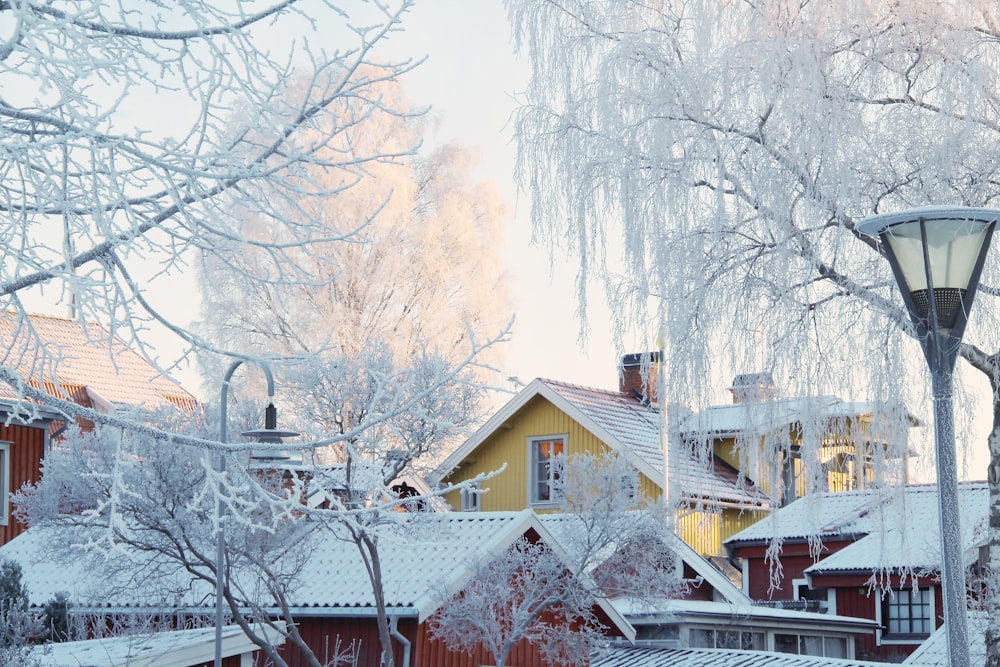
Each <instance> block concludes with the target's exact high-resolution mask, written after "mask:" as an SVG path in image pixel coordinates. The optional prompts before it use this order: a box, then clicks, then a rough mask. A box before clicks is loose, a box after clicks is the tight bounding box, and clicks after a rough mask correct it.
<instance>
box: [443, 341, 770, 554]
mask: <svg viewBox="0 0 1000 667" xmlns="http://www.w3.org/2000/svg"><path fill="white" fill-rule="evenodd" d="M634 356H635V355H629V357H634ZM629 372H637V369H630V368H626V374H625V377H624V379H623V389H624V388H625V386H626V385H627V384H628V382H629V375H628V374H629ZM660 433H661V429H660V415H659V411H658V408H657V406H656V405H655V404H650V403H649V402H648V401H645V400H643V397H642V395H641V394H640V393H638V392H633V391H627V390H621V391H610V390H605V389H593V388H589V387H581V386H577V385H572V384H566V383H563V382H556V381H554V380H545V379H536V380H534V381H533V382H531V383H530V384H529V385H527V386H526V387H525V388H524V389H523V390H522V391H521V392H520V393H518V394H517V395H516V396H515V397H514V398H513V399H511V401H510V402H508V403H507V404H506V405H505V406H504V407H503V408H501V409H500V411H498V412H497V413H496V414H495V415H493V417H491V418H490V419H489V420H488V421H487V422H486V423H485V424H484V425H483V426H482V427H481V428H480V429H479V430H478V431H476V432H475V433H474V434H473V435H472V436H471V437H470V438H469V439H468V440H467V441H466V442H465V443H463V444H462V446H460V447H459V448H458V449H457V450H456V451H455V452H454V453H452V455H451V456H449V457H448V458H447V459H446V460H445V461H444V462H443V463H442V465H441V466H440V467H439V468H438V470H437V473H436V474H435V475H434V476H433V479H432V481H434V482H439V483H441V482H443V483H456V482H460V481H464V480H468V479H472V478H474V477H476V476H477V475H479V474H482V473H486V472H490V471H493V470H497V469H499V468H501V467H505V468H504V470H503V472H502V473H500V474H499V475H498V476H496V477H494V478H492V479H490V480H488V481H487V482H486V483H485V484H484V487H486V488H484V492H483V493H481V494H477V493H460V492H454V493H452V494H451V495H450V496H449V497H448V501H449V502H450V504H451V506H452V507H453V508H455V509H457V510H462V511H513V510H520V509H524V508H532V509H534V510H536V511H538V512H543V513H544V512H558V511H560V510H561V504H560V498H558V497H556V493H555V488H556V484H555V482H556V481H557V477H558V475H559V474H560V472H561V467H560V466H559V465H557V461H558V460H559V457H571V456H573V455H574V454H582V453H589V454H593V455H598V456H600V455H603V454H605V453H607V452H616V453H618V454H619V455H621V456H623V457H625V459H626V460H627V461H629V462H630V463H631V464H632V465H633V466H634V467H635V469H636V470H637V471H638V474H639V484H638V488H639V490H640V493H641V494H642V495H643V496H644V497H646V498H650V499H659V498H660V497H662V495H663V494H664V490H665V488H666V479H667V476H666V472H665V456H664V452H663V448H662V447H661V442H662V439H661V436H660ZM670 469H671V475H672V476H673V478H674V481H675V485H674V488H676V489H678V491H679V493H680V497H679V498H678V499H677V500H679V501H680V504H681V505H683V506H684V508H685V509H684V510H683V511H681V512H679V514H678V521H677V530H678V534H679V535H680V536H681V538H683V539H684V540H685V541H686V542H687V543H688V544H690V545H691V546H692V547H694V549H695V550H696V551H698V552H699V553H700V554H702V555H711V556H716V555H722V554H724V549H723V546H722V542H723V541H724V540H725V539H727V538H728V537H730V536H731V535H734V534H736V533H737V532H739V531H740V530H742V529H743V528H746V527H748V526H749V525H751V524H752V523H754V522H755V521H756V520H757V519H759V518H760V517H761V516H763V512H765V511H766V510H767V505H766V500H765V498H764V496H763V494H761V493H760V492H759V491H758V490H756V489H755V488H754V487H753V485H752V484H749V483H747V482H745V481H742V480H741V479H740V477H739V475H738V473H737V471H736V470H735V469H734V468H733V467H732V466H730V465H729V464H728V463H726V462H725V461H723V460H721V459H711V460H707V461H706V462H705V463H698V462H696V461H695V460H694V459H693V458H691V457H689V456H688V457H684V458H680V457H677V456H675V457H673V458H672V460H671V463H670Z"/></svg>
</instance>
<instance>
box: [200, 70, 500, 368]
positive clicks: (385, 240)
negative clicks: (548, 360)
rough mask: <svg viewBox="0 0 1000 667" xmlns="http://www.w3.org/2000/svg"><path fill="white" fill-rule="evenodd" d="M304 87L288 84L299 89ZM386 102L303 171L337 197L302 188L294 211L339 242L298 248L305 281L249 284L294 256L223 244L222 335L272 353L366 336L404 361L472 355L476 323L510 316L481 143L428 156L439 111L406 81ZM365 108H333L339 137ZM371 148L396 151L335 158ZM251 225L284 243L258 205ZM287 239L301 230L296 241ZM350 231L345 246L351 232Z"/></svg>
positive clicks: (381, 88) (214, 261)
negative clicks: (348, 166) (426, 109)
mask: <svg viewBox="0 0 1000 667" xmlns="http://www.w3.org/2000/svg"><path fill="white" fill-rule="evenodd" d="M302 87H303V84H302V82H301V81H300V80H296V81H295V82H293V83H292V84H290V85H289V86H288V91H289V95H294V96H298V95H301V92H300V91H301V88H302ZM372 89H373V94H377V95H378V97H379V99H380V101H381V104H382V107H381V108H376V109H372V110H371V111H369V112H368V113H366V114H365V115H364V116H363V117H361V118H358V119H357V121H356V122H355V123H354V126H353V127H351V128H350V131H349V132H343V133H342V134H341V135H340V136H338V137H336V140H334V141H331V142H329V143H328V144H327V145H326V146H325V147H324V148H318V149H316V150H315V151H314V152H313V153H312V155H313V162H312V164H310V165H309V166H307V167H306V168H305V170H304V172H303V174H302V177H303V178H307V179H308V180H309V181H310V182H315V183H317V184H320V185H321V186H323V187H325V188H326V189H328V190H329V191H331V192H336V197H330V198H326V199H319V198H314V197H310V196H303V197H302V200H301V201H295V202H294V207H292V206H291V205H288V206H287V207H286V208H288V211H287V213H286V216H287V217H288V218H289V219H293V220H299V219H301V220H302V221H303V222H306V221H308V220H318V221H321V222H322V224H323V225H325V227H326V228H327V229H328V230H329V233H330V234H331V235H332V236H334V237H335V238H336V239H338V240H337V241H334V242H329V243H322V244H316V245H314V246H310V247H309V248H308V249H306V250H305V251H303V252H298V253H297V252H296V251H295V250H293V249H290V250H289V251H288V252H289V257H292V258H294V260H295V262H294V263H295V266H296V267H297V269H298V270H300V271H302V272H303V273H304V274H305V275H307V276H308V277H309V280H303V281H295V282H288V281H281V280H277V279H276V280H263V281H250V282H248V281H246V280H245V276H246V275H248V274H250V275H266V276H273V277H275V278H277V277H279V276H280V275H281V272H282V269H283V262H284V260H285V259H286V257H284V256H282V257H277V258H276V257H275V256H274V255H273V253H271V252H270V251H269V249H268V248H257V249H252V248H251V249H248V248H246V247H243V246H242V245H236V244H234V245H229V246H227V247H226V248H213V251H212V252H211V253H206V255H205V257H204V260H205V261H204V263H203V266H202V269H203V270H202V283H203V289H204V292H205V300H204V320H205V322H204V324H205V328H206V329H207V331H208V332H209V335H210V337H211V338H212V339H213V340H217V341H219V342H220V343H222V344H224V345H230V346H231V345H233V344H236V343H238V344H239V345H241V346H243V347H245V348H246V349H248V350H256V351H260V352H264V353H268V354H282V355H289V354H291V355H300V356H301V355H306V354H312V353H321V352H323V351H325V350H333V351H335V352H337V353H340V354H344V355H356V354H358V353H359V352H361V351H363V350H365V349H366V348H367V347H369V343H368V341H371V340H375V341H379V343H378V344H379V346H380V347H382V348H384V349H385V350H387V351H388V352H390V353H392V354H394V355H396V357H397V358H401V359H402V358H405V357H406V356H408V355H415V354H419V353H420V352H422V351H424V350H426V349H435V350H437V351H438V352H439V353H440V354H442V355H444V356H445V357H446V358H449V359H455V358H456V357H458V358H460V357H462V356H464V354H465V350H466V347H467V342H468V337H469V332H470V330H471V331H472V332H488V333H494V332H496V331H499V330H500V329H501V328H503V326H504V324H505V323H506V322H507V321H508V320H509V319H510V312H509V311H510V309H509V304H508V300H507V298H506V289H505V283H504V275H503V269H502V226H503V223H504V220H505V218H506V215H505V211H504V206H503V204H502V201H501V199H500V196H499V194H498V192H497V191H496V188H495V187H494V186H493V185H492V184H491V183H482V182H477V183H473V182H470V175H471V172H472V170H473V169H474V167H475V166H476V157H475V154H474V152H473V151H472V150H470V149H466V148H462V147H460V146H456V145H446V146H442V147H439V148H436V149H434V150H432V151H430V152H429V153H421V154H417V152H416V151H417V149H418V148H419V147H420V144H421V141H422V135H423V132H424V129H425V126H426V125H427V119H426V118H425V117H424V116H421V115H419V113H418V110H417V109H414V108H413V106H412V103H410V102H409V101H408V100H407V99H406V97H405V96H404V94H403V86H402V84H401V83H400V82H399V81H397V80H387V81H383V82H381V83H379V84H378V85H377V86H373V87H372ZM355 113H357V111H356V110H355V108H354V105H352V104H350V103H349V102H346V101H345V102H343V103H339V104H336V105H332V107H331V113H330V115H329V116H328V117H327V118H325V120H324V122H325V125H322V124H319V123H317V125H318V128H317V129H318V130H319V131H321V132H323V133H324V134H333V133H335V132H336V128H337V127H338V126H341V125H344V124H345V123H346V121H345V118H344V117H347V116H350V115H353V114H355ZM373 153H380V154H387V155H388V154H392V155H395V156H396V157H394V159H392V160H385V161H381V162H378V163H373V164H365V165H364V168H363V169H361V168H359V169H357V170H354V171H353V172H351V173H349V174H347V173H345V171H344V170H339V169H332V168H330V166H329V165H330V164H331V163H332V162H337V161H339V162H344V161H346V160H347V159H348V158H349V157H351V156H357V158H358V159H363V157H364V156H366V155H370V154H373ZM240 229H241V230H242V231H243V232H244V233H249V232H250V231H251V230H253V233H255V234H265V235H267V236H268V237H270V238H275V239H284V238H286V237H287V236H288V232H287V230H286V229H285V228H283V227H282V226H281V225H276V224H275V223H274V221H273V220H270V219H265V218H262V217H261V216H259V215H255V214H254V212H253V211H248V212H247V214H246V215H244V216H243V219H242V221H241V227H240ZM288 240H293V239H291V238H289V239H288ZM345 241H346V242H345Z"/></svg>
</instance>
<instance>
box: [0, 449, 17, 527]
mask: <svg viewBox="0 0 1000 667" xmlns="http://www.w3.org/2000/svg"><path fill="white" fill-rule="evenodd" d="M12 444H14V443H12V442H7V441H0V493H2V494H3V507H2V509H0V526H9V525H10V448H11V445H12Z"/></svg>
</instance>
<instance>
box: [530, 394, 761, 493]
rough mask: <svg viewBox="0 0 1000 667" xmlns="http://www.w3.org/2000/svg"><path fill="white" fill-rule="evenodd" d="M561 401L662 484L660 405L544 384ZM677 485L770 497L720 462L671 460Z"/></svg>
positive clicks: (686, 457) (688, 490)
mask: <svg viewBox="0 0 1000 667" xmlns="http://www.w3.org/2000/svg"><path fill="white" fill-rule="evenodd" d="M540 382H541V383H543V384H545V385H546V386H547V387H549V388H550V389H551V390H552V391H553V392H554V393H555V394H556V395H557V396H558V397H559V398H561V399H563V400H564V401H566V402H567V403H568V404H570V405H572V406H573V407H574V408H576V409H577V410H579V411H580V412H581V413H582V414H583V415H584V416H585V417H587V418H588V419H589V420H590V421H591V422H592V423H593V424H595V425H596V426H597V427H599V428H600V429H601V430H603V431H604V432H605V433H607V434H608V436H610V437H611V438H612V439H613V440H614V441H615V443H617V444H618V445H620V447H621V448H622V449H624V450H625V452H626V453H631V454H632V455H634V456H636V457H638V458H639V459H640V460H641V461H642V462H644V463H645V464H646V465H647V466H649V467H650V468H651V469H652V470H653V471H654V476H653V480H654V481H655V482H657V483H658V484H661V485H662V484H663V466H664V456H663V449H662V448H661V439H660V416H659V412H658V409H657V408H656V407H653V406H650V405H646V404H644V403H643V402H642V401H640V400H639V399H638V398H636V397H634V396H632V395H631V394H627V393H623V392H618V391H609V390H606V389H594V388H592V387H581V386H579V385H574V384H568V383H565V382H557V381H555V380H546V379H542V380H540ZM671 468H672V473H673V474H674V475H676V476H677V481H678V487H679V488H680V489H681V490H682V491H683V493H684V494H685V496H686V497H688V498H699V499H701V498H707V499H712V500H720V501H728V502H737V503H745V504H762V503H766V502H767V498H766V496H765V495H764V494H763V493H761V492H760V491H758V490H757V489H756V488H755V487H753V486H752V485H751V484H749V483H746V482H741V481H740V480H739V476H738V475H737V474H736V472H735V471H733V470H731V469H729V468H728V467H727V466H726V465H725V464H724V463H721V462H718V461H714V460H711V461H706V462H700V461H696V460H694V459H693V458H692V457H690V456H689V455H684V457H683V458H681V457H675V459H674V460H673V461H671Z"/></svg>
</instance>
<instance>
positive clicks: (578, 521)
mask: <svg viewBox="0 0 1000 667" xmlns="http://www.w3.org/2000/svg"><path fill="white" fill-rule="evenodd" d="M561 465H563V470H562V472H561V474H560V475H559V480H560V482H559V484H558V487H559V488H558V492H559V493H560V497H563V498H565V502H564V506H563V512H560V513H558V514H551V515H546V516H544V517H540V519H541V521H542V525H543V526H544V528H545V529H546V530H547V531H548V532H549V534H551V535H552V536H553V537H554V541H555V544H556V545H557V547H558V552H556V551H553V549H552V548H550V547H549V546H548V545H546V544H544V543H541V542H539V543H534V542H531V541H529V540H527V539H523V538H522V539H521V540H519V541H518V542H516V543H515V544H514V545H513V546H512V547H511V548H510V549H508V550H507V552H505V553H504V554H502V555H500V556H498V557H497V558H496V559H494V560H493V561H491V562H488V563H483V564H481V565H480V567H479V568H477V570H476V573H475V574H474V575H473V576H472V578H471V580H470V584H469V586H468V587H466V588H463V589H462V591H461V592H460V593H458V594H456V595H455V596H454V597H453V598H452V599H451V600H449V601H448V602H447V603H446V604H444V605H443V606H442V608H441V610H440V611H439V612H437V614H436V615H435V617H434V619H433V622H432V625H431V631H432V632H433V634H434V636H435V637H436V638H438V639H440V640H441V641H442V642H444V643H445V645H446V646H448V647H449V648H451V649H453V650H460V651H466V652H469V653H472V652H474V651H475V650H476V649H477V648H478V647H479V646H482V647H483V648H485V649H486V650H487V651H489V653H490V655H491V656H492V657H493V660H494V663H495V664H496V665H497V667H502V666H503V665H504V664H506V661H507V659H508V658H509V657H510V653H511V651H512V650H513V649H514V647H515V646H517V644H518V643H519V642H520V641H522V640H527V641H529V642H531V643H532V645H534V646H535V648H537V649H538V650H539V653H540V654H541V655H542V656H543V658H544V659H545V660H546V661H548V662H549V663H550V664H553V665H576V664H587V659H588V656H589V652H590V650H591V649H592V648H593V647H594V646H595V643H596V642H598V641H599V639H600V637H601V624H600V623H599V621H598V620H597V618H596V617H595V615H594V612H593V605H594V598H595V596H602V597H606V598H609V599H615V598H629V599H631V600H633V601H635V602H637V603H639V604H644V603H647V604H653V603H656V602H662V601H663V600H666V599H672V598H676V597H680V596H682V595H683V594H684V593H685V592H686V588H685V584H684V583H683V582H682V581H681V577H680V576H679V572H680V570H679V567H678V566H679V563H678V559H677V554H676V553H675V552H674V551H673V549H672V548H671V546H670V545H671V544H672V543H673V542H674V541H675V540H676V539H677V538H676V537H675V536H674V535H672V534H671V531H670V524H669V522H668V520H667V512H666V508H665V506H664V505H663V504H661V503H649V502H648V501H646V500H645V499H643V498H642V497H641V494H640V493H639V489H638V473H637V472H636V470H635V467H634V466H632V464H631V463H629V462H628V461H627V460H626V459H625V458H623V457H621V456H619V455H617V454H615V453H608V454H606V455H603V456H596V455H592V454H578V455H574V456H571V457H569V458H568V459H567V460H566V461H564V462H562V463H561Z"/></svg>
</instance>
